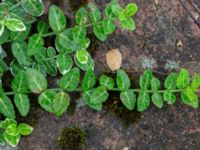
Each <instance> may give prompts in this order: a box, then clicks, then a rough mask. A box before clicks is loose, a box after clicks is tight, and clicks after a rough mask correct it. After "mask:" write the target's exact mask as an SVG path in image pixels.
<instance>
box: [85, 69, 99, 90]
mask: <svg viewBox="0 0 200 150" xmlns="http://www.w3.org/2000/svg"><path fill="white" fill-rule="evenodd" d="M95 83H96V76H95V73H94V72H93V71H92V70H88V71H87V72H86V73H85V75H84V77H83V81H82V89H83V91H87V90H89V89H91V88H92V87H94V85H95Z"/></svg>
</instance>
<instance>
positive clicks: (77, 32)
mask: <svg viewBox="0 0 200 150" xmlns="http://www.w3.org/2000/svg"><path fill="white" fill-rule="evenodd" d="M86 34H87V32H86V29H85V28H84V27H81V26H75V27H74V28H73V39H74V40H78V41H79V40H80V39H84V38H85V37H86Z"/></svg>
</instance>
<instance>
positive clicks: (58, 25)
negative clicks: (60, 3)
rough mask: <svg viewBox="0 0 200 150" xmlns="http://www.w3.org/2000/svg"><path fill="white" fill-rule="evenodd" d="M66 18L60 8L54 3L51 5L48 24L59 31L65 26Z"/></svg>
mask: <svg viewBox="0 0 200 150" xmlns="http://www.w3.org/2000/svg"><path fill="white" fill-rule="evenodd" d="M66 24H67V22H66V18H65V15H64V14H63V12H62V10H61V9H60V8H59V7H57V6H56V5H51V6H50V9H49V25H50V27H51V28H52V29H53V30H54V31H55V32H59V31H62V30H64V29H65V27H66Z"/></svg>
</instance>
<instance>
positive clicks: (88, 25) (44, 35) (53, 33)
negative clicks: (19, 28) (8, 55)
mask: <svg viewBox="0 0 200 150" xmlns="http://www.w3.org/2000/svg"><path fill="white" fill-rule="evenodd" d="M22 1H23V0H22ZM24 1H25V0H24ZM20 2H21V1H20ZM20 2H19V3H20ZM19 3H18V5H19ZM16 5H17V4H16ZM15 7H16V6H15ZM104 20H110V21H115V20H116V18H105V19H104ZM101 23H102V20H101V21H98V22H95V23H89V24H86V25H77V26H78V27H83V28H88V27H91V26H93V25H98V24H101ZM73 28H74V27H71V28H68V29H67V30H72V29H73ZM59 33H62V31H61V32H59ZM56 34H58V33H56V32H54V31H53V32H50V33H47V34H42V35H40V36H41V37H43V38H46V37H49V36H53V35H56ZM28 39H30V37H28ZM10 42H12V40H11V39H8V40H7V41H6V42H4V43H10Z"/></svg>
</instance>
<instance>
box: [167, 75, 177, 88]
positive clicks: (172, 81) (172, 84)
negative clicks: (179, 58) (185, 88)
mask: <svg viewBox="0 0 200 150" xmlns="http://www.w3.org/2000/svg"><path fill="white" fill-rule="evenodd" d="M177 77H178V75H177V74H176V73H170V74H169V75H168V76H167V78H166V79H165V83H164V86H165V88H166V89H168V90H175V89H176V80H177Z"/></svg>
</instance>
